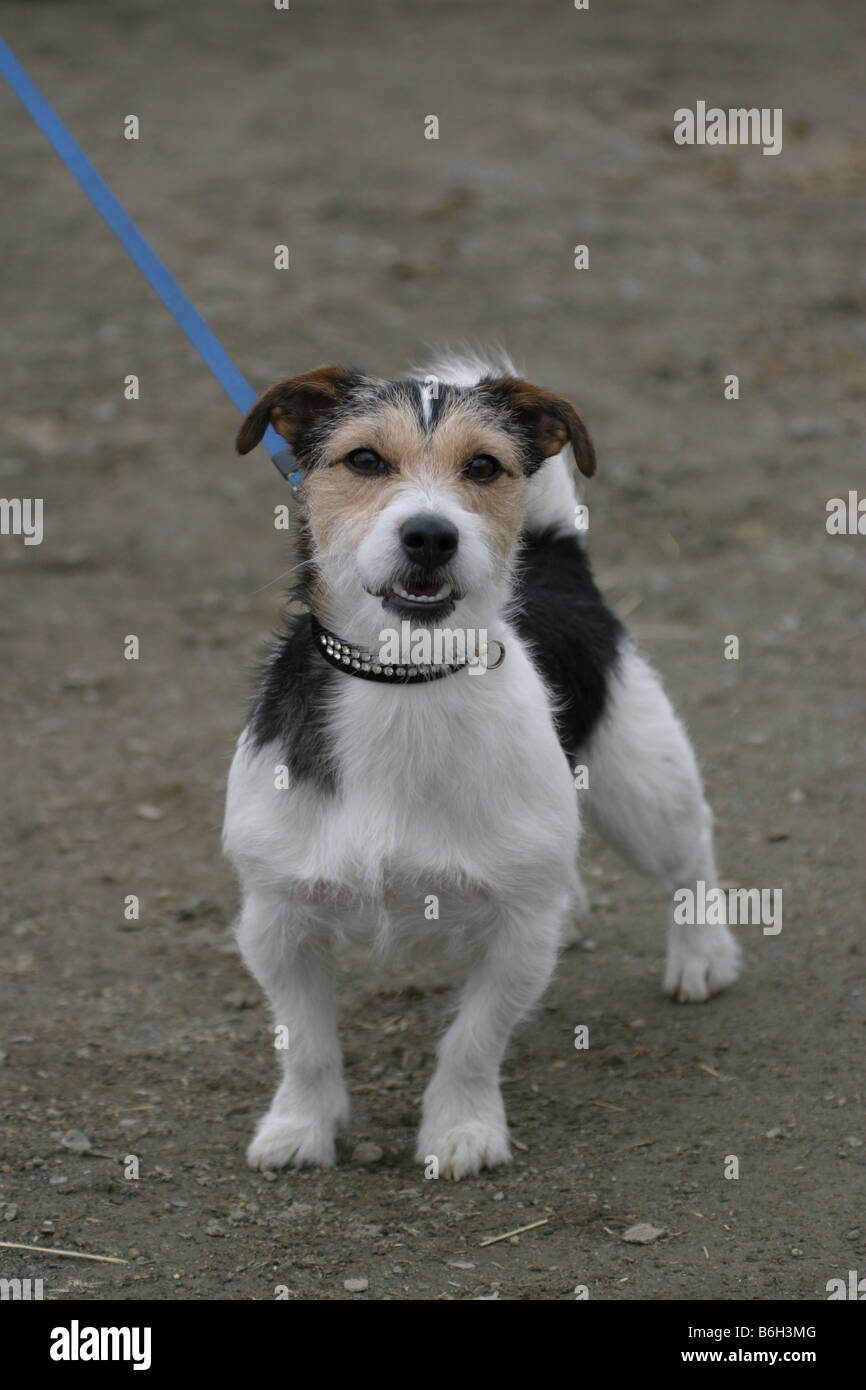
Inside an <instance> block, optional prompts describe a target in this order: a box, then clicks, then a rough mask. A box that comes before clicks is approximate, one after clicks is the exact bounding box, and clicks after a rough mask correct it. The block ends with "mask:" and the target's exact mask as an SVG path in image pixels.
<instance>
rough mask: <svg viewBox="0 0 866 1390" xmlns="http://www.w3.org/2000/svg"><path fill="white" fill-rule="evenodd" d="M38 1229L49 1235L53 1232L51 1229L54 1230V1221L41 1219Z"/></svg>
mask: <svg viewBox="0 0 866 1390" xmlns="http://www.w3.org/2000/svg"><path fill="white" fill-rule="evenodd" d="M39 1229H40V1231H42V1232H44V1234H45V1235H46V1236H50V1235H51V1234H52V1233H53V1231H54V1222H53V1221H43V1222H42V1225H41V1226H40V1227H39Z"/></svg>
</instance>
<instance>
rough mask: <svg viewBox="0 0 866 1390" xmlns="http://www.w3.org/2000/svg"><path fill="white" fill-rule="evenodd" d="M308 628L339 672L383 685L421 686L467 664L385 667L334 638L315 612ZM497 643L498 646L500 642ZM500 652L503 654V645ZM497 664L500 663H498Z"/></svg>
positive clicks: (348, 644) (376, 659) (318, 646)
mask: <svg viewBox="0 0 866 1390" xmlns="http://www.w3.org/2000/svg"><path fill="white" fill-rule="evenodd" d="M310 627H311V629H312V634H313V641H314V643H315V645H316V649H317V651H318V652H319V655H320V656H323V657H324V658H325V660H326V661H327V662H328V663H329V664H330V665H331V666H336V668H337V670H338V671H343V672H345V674H346V675H347V676H358V678H359V679H360V680H362V681H379V682H381V683H382V684H384V685H423V684H424V683H425V682H426V681H438V680H441V679H442V677H443V676H453V675H454V674H455V673H456V672H457V671H461V670H462V669H463V667H464V666H468V664H469V663H468V662H467V661H455V662H453V663H450V664H445V665H442V666H433V665H430V664H426V665H415V666H396V665H392V666H386V665H384V664H383V662H382V661H381V660H380V658H379V657H378V656H374V655H373V654H372V653H371V652H367V651H364V650H363V648H361V647H354V646H352V643H351V642H344V641H343V639H342V638H340V637H335V636H334V634H333V632H329V631H328V629H327V628H326V627H323V626H322V624H321V623H320V622H319V620H318V618H317V617H316V615H315V613H311V614H310ZM497 645H500V646H501V643H500V644H497ZM502 655H503V656H504V655H505V651H504V648H503V651H502ZM500 661H501V658H500ZM496 664H497V665H499V664H500V662H497V663H496Z"/></svg>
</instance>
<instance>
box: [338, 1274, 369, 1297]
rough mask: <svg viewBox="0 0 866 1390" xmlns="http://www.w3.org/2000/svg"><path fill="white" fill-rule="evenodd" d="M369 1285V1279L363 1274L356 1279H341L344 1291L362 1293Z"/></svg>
mask: <svg viewBox="0 0 866 1390" xmlns="http://www.w3.org/2000/svg"><path fill="white" fill-rule="evenodd" d="M369 1287H370V1281H369V1279H365V1278H364V1276H363V1275H360V1276H359V1277H358V1278H357V1279H344V1280H343V1288H344V1289H345V1290H346V1293H364V1292H365V1290H367V1289H369Z"/></svg>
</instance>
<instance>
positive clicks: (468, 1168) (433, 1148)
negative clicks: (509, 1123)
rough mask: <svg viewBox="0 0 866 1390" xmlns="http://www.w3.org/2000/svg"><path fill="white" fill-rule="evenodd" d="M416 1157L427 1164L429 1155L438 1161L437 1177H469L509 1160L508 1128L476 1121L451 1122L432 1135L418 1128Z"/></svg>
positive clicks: (458, 1178)
mask: <svg viewBox="0 0 866 1390" xmlns="http://www.w3.org/2000/svg"><path fill="white" fill-rule="evenodd" d="M416 1156H417V1159H418V1162H419V1163H423V1164H425V1165H429V1163H430V1160H431V1158H435V1159H436V1162H437V1164H438V1175H439V1177H440V1178H453V1179H454V1180H455V1181H459V1180H460V1178H471V1177H474V1176H475V1174H476V1173H479V1172H480V1171H481V1169H482V1168H497V1167H498V1166H499V1164H500V1163H510V1161H511V1150H510V1149H509V1147H508V1131H507V1129H505V1127H504V1126H503V1127H502V1128H499V1127H498V1126H496V1125H486V1124H482V1123H480V1122H476V1121H468V1122H466V1123H465V1124H461V1125H455V1126H453V1127H452V1128H451V1129H447V1130H444V1131H442V1132H440V1133H439V1134H434V1133H432V1132H428V1131H427V1130H426V1128H425V1130H422V1132H421V1138H420V1139H419V1141H418V1152H417V1155H416Z"/></svg>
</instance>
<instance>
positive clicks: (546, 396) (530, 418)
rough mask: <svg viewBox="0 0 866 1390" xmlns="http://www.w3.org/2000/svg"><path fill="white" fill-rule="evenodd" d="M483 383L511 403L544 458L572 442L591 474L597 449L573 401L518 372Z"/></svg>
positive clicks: (582, 468)
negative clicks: (593, 445)
mask: <svg viewBox="0 0 866 1390" xmlns="http://www.w3.org/2000/svg"><path fill="white" fill-rule="evenodd" d="M484 386H485V387H486V389H487V390H488V391H490V392H492V393H493V395H494V397H497V398H498V399H499V400H500V401H502V402H503V403H504V404H506V405H507V406H508V407H510V409H511V410H512V412H513V413H514V415H515V416H516V417H517V419H518V421H519V423H520V424H521V426H522V427H523V429H524V430H525V431H526V434H527V436H528V438H529V439H530V441H531V442H532V443H533V444H534V446H535V448H536V450H537V452H538V453H539V454H541V455H542V457H543V458H550V457H551V455H553V454H558V453H559V451H560V449H564V448H565V446H566V444H570V445H571V447H572V449H573V450H574V457H575V461H576V463H577V466H578V468H579V469H580V471H581V473H583V474H584V476H585V477H587V478H591V477H592V475H593V473H594V472H595V450H594V448H593V447H592V440H591V439H590V437H589V435H588V433H587V430H586V426H585V425H584V423H583V421H582V420H581V418H580V416H579V415H578V413H577V411H576V410H575V408H574V406H573V405H572V404H571V402H570V401H567V400H566V399H565V397H564V396H556V395H554V394H553V392H552V391H543V390H542V389H541V387H540V386H533V385H532V383H531V382H530V381H524V380H523V378H522V377H517V376H502V377H497V378H495V379H494V380H492V381H487V382H485V383H484ZM537 466H538V465H536V467H537ZM532 471H533V472H534V471H535V470H534V469H533V470H532Z"/></svg>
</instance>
